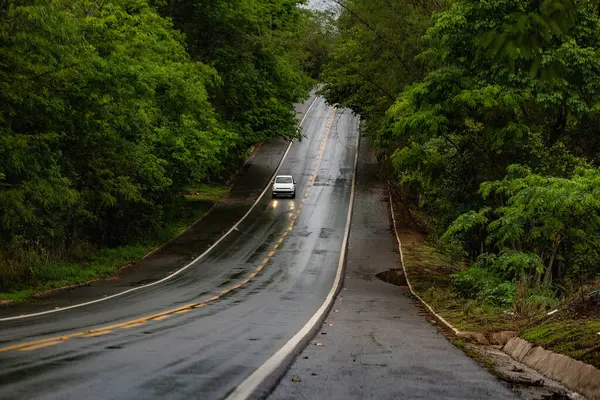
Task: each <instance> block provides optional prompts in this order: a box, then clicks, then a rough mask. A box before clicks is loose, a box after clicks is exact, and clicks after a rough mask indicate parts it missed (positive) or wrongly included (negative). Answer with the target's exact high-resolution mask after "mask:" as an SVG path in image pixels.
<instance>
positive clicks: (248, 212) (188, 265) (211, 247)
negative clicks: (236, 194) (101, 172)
mask: <svg viewBox="0 0 600 400" xmlns="http://www.w3.org/2000/svg"><path fill="white" fill-rule="evenodd" d="M318 99H319V97H318V96H317V97H315V99H314V100H313V102H312V103H311V104H310V106H309V107H308V109H307V110H306V113H305V114H304V117H303V118H302V120H301V121H300V127H302V124H303V123H304V120H305V119H306V117H307V116H308V113H309V112H310V110H311V109H312V107H313V105H314V104H315V103H316V101H317V100H318ZM293 144H294V141H293V140H292V141H290V144H289V145H288V147H287V150H286V151H285V153H284V154H283V157H282V158H281V160H280V161H279V165H277V169H276V170H275V172H274V173H273V175H272V176H271V178H270V179H269V182H268V183H267V185H266V186H265V188H264V190H263V191H262V193H261V194H260V196H258V199H256V201H255V202H254V204H252V206H251V207H250V209H249V210H248V211H247V212H246V214H244V216H243V217H242V218H241V219H240V220H239V221H238V222H236V223H235V225H234V226H233V227H231V229H229V230H228V231H227V232H226V233H225V234H223V236H221V237H220V238H219V240H217V241H216V242H215V243H214V244H213V245H212V246H210V247H209V248H208V249H207V250H206V251H205V252H204V253H202V254H200V255H199V256H198V257H196V258H195V259H194V260H192V261H191V262H190V263H188V264H187V265H185V266H184V267H182V268H180V269H178V270H177V271H175V272H174V273H172V274H171V275H169V276H166V277H165V278H163V279H161V280H158V281H156V282H152V283H149V284H147V285H143V286H138V287H135V288H132V289H128V290H125V291H123V292H119V293H115V294H113V295H110V296H106V297H103V298H101V299H96V300H92V301H87V302H85V303H81V304H75V305H72V306H68V307H63V308H59V309H55V310H48V311H41V312H37V313H32V314H24V315H17V316H15V317H7V318H0V322H4V321H12V320H16V319H24V318H30V317H35V316H39V315H46V314H52V313H55V312H60V311H65V310H70V309H73V308H78V307H83V306H88V305H90V304H95V303H100V302H102V301H106V300H110V299H114V298H115V297H118V296H122V295H124V294H127V293H131V292H135V291H136V290H140V289H146V288H149V287H151V286H154V285H158V284H161V283H163V282H166V281H168V280H169V279H171V278H173V277H175V276H177V275H179V274H180V273H182V272H183V271H185V270H186V269H188V268H189V267H191V266H192V265H193V264H195V263H196V262H198V261H200V260H201V259H202V258H203V257H205V256H206V255H207V254H208V253H210V252H211V251H212V250H213V249H214V248H215V247H217V245H218V244H219V243H221V242H222V241H223V240H224V239H225V238H226V237H227V236H229V234H230V233H231V232H233V231H234V230H235V229H236V228H237V227H238V225H239V224H241V223H242V222H243V221H244V220H245V219H246V217H248V215H250V212H252V210H253V209H254V207H256V205H257V204H258V203H259V202H260V200H261V199H262V198H263V196H264V195H265V193H266V192H267V190H269V188H270V187H271V182H272V181H273V179H274V178H275V176H276V175H277V173H278V172H279V169H280V168H281V165H282V164H283V162H284V160H285V158H286V157H287V155H288V153H289V152H290V149H291V148H292V145H293Z"/></svg>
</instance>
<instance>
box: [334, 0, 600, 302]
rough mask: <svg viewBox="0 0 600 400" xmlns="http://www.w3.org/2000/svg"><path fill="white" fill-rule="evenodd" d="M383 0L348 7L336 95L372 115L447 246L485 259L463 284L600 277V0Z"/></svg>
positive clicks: (465, 287) (392, 159) (473, 292)
mask: <svg viewBox="0 0 600 400" xmlns="http://www.w3.org/2000/svg"><path fill="white" fill-rule="evenodd" d="M383 3H385V4H388V6H387V10H389V9H390V7H391V6H390V5H389V3H390V2H389V1H364V0H348V1H345V2H344V3H343V8H342V18H341V19H340V22H339V23H338V26H339V28H340V36H339V38H338V41H337V42H336V44H335V47H334V49H333V50H332V54H333V55H334V57H333V59H332V60H331V61H330V63H329V64H327V66H326V68H325V72H324V76H325V79H326V82H325V83H326V88H325V90H324V92H325V93H326V95H327V96H328V98H329V99H330V100H331V101H334V102H339V103H342V104H345V105H348V106H350V107H352V108H353V109H354V110H355V111H356V112H360V113H361V114H363V117H364V118H367V120H368V121H367V123H368V127H369V128H370V129H369V131H368V133H369V134H370V135H371V137H372V138H373V140H374V143H375V144H376V146H377V147H378V148H379V149H380V151H381V153H382V154H381V156H380V157H381V159H383V160H386V161H387V162H389V163H390V164H391V165H393V167H394V170H395V172H396V174H397V178H398V183H399V184H400V185H401V186H402V189H403V192H404V193H406V194H408V196H407V197H408V198H411V199H417V200H415V202H416V205H417V206H418V207H419V208H420V209H421V210H423V211H425V212H426V214H427V215H428V216H429V217H430V226H431V228H432V231H433V233H434V234H436V235H438V236H439V237H440V238H441V240H440V245H441V246H442V247H443V248H444V249H445V250H446V251H448V252H450V253H453V254H456V255H466V256H468V257H469V258H470V259H471V260H473V261H475V263H474V265H473V267H472V269H471V270H468V271H465V272H463V273H459V274H457V275H456V276H455V287H456V289H457V290H458V291H459V292H461V293H462V294H464V295H465V296H470V297H477V296H480V297H486V296H488V294H490V291H491V290H492V288H497V290H500V291H505V292H506V293H505V294H504V295H502V296H500V297H504V298H507V299H511V301H510V302H512V299H516V298H515V296H516V294H518V293H519V290H517V286H519V287H523V288H525V289H524V290H521V292H526V291H527V290H530V289H535V288H540V289H539V290H542V289H541V288H545V289H544V290H547V289H550V288H553V289H554V290H561V289H563V288H564V287H565V286H564V284H565V282H566V281H567V280H569V281H571V282H572V281H576V282H578V283H579V282H581V281H585V279H588V278H593V277H594V276H597V275H598V274H599V273H600V267H599V264H598V256H599V255H600V254H599V252H598V250H599V249H600V224H599V223H600V220H599V219H598V211H599V207H600V180H599V179H598V176H599V174H600V171H599V170H598V161H600V159H599V154H600V153H599V150H600V135H599V133H600V128H599V126H600V124H599V122H600V90H599V89H600V18H599V11H600V8H599V7H600V6H599V5H598V3H597V2H595V1H591V0H576V1H572V0H542V1H538V0H535V1H534V0H531V1H529V0H528V1H517V0H490V1H486V2H481V1H479V0H457V1H454V2H451V3H448V4H446V5H445V6H444V7H445V8H444V9H443V10H442V11H441V12H439V13H432V12H431V11H432V10H435V8H436V7H439V6H440V5H439V4H438V3H437V2H424V3H423V4H419V5H413V3H412V2H409V1H400V0H399V1H393V2H391V3H392V4H394V5H395V7H398V8H400V7H402V10H403V11H402V12H395V13H390V12H374V11H373V10H382V9H384V8H386V6H385V5H384V4H383ZM391 20H394V21H395V23H393V24H392V23H390V21H391ZM427 26H429V28H427ZM407 27H411V29H409V30H408V32H407ZM415 27H417V28H415ZM425 29H426V30H425ZM422 33H424V35H423V36H422V40H419V37H420V36H419V35H421V34H422ZM365 35H366V36H369V39H368V40H367V39H365ZM394 37H396V38H402V39H401V40H396V41H394V40H391V38H394ZM388 38H389V40H387V39H388ZM369 43H371V44H370V45H369ZM386 46H387V47H386ZM409 55H410V56H409ZM413 55H414V56H415V57H413ZM373 60H376V61H373ZM490 282H491V283H490ZM501 282H506V284H501ZM515 285H517V286H515ZM495 290H496V289H495ZM486 293H487V294H486ZM491 296H492V297H494V298H497V297H498V296H496V295H495V294H493V293H492V294H491ZM516 297H518V296H516ZM494 302H496V303H502V301H500V302H498V301H494ZM510 302H509V303H510Z"/></svg>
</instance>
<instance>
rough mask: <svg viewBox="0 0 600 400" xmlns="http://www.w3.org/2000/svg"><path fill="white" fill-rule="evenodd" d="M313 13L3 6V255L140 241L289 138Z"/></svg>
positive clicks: (37, 1)
mask: <svg viewBox="0 0 600 400" xmlns="http://www.w3.org/2000/svg"><path fill="white" fill-rule="evenodd" d="M312 18H316V17H315V16H313V14H312V13H310V12H309V11H307V10H304V9H301V8H299V7H298V2H297V1H289V0H271V1H257V0H236V1H229V0H211V1H172V2H166V1H147V0H106V1H101V2H99V1H95V0H68V1H59V0H20V1H3V2H1V3H0V60H1V61H0V246H2V247H1V248H2V251H0V259H3V260H6V259H9V258H10V257H11V255H10V253H11V251H12V250H11V249H17V248H28V249H33V250H34V251H44V252H45V251H53V249H55V248H57V247H61V248H63V247H67V248H68V247H69V246H70V244H71V243H72V242H74V241H77V240H83V241H89V242H90V243H95V244H99V245H117V244H121V243H126V242H128V241H132V240H136V238H138V237H140V235H143V234H144V233H145V232H148V231H151V230H153V229H159V228H160V226H161V224H162V223H163V222H164V218H165V213H166V211H167V210H168V209H169V207H171V205H173V204H174V203H173V201H174V199H175V198H176V196H177V194H178V193H179V192H181V191H182V190H183V189H185V188H186V186H187V185H189V184H190V183H193V182H208V181H211V180H216V181H223V180H225V179H226V178H227V177H228V175H229V174H230V172H231V170H232V169H233V168H235V167H236V166H237V165H238V163H239V160H240V158H241V157H243V156H244V155H245V153H246V151H247V150H248V148H250V147H251V146H252V145H254V144H256V143H258V142H260V141H263V140H269V139H274V138H278V137H283V138H287V139H290V138H296V137H299V131H298V126H297V122H296V118H295V113H294V109H293V105H294V103H296V102H298V101H300V100H302V99H303V98H305V96H306V95H307V93H308V89H309V88H310V87H311V85H312V84H313V81H312V79H311V77H310V74H311V72H312V71H311V68H313V67H312V65H313V61H312V60H310V59H309V56H308V55H307V51H306V50H305V49H304V50H303V48H302V47H301V46H300V45H298V44H297V43H296V40H297V39H298V38H299V35H302V34H303V32H305V31H306V28H307V25H308V24H309V21H310V20H311V19H312ZM314 39H315V43H316V37H315V38H314ZM305 45H306V46H308V47H309V48H310V46H311V45H310V44H308V42H307V41H305ZM8 284H9V283H7V282H0V287H2V286H7V285H8Z"/></svg>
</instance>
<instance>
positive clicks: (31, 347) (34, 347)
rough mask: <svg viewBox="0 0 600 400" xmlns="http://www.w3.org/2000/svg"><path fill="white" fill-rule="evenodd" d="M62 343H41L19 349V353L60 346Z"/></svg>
mask: <svg viewBox="0 0 600 400" xmlns="http://www.w3.org/2000/svg"><path fill="white" fill-rule="evenodd" d="M61 342H62V340H55V341H53V342H46V343H39V344H36V345H33V346H27V347H22V348H20V349H19V351H31V350H37V349H41V348H42V347H48V346H54V345H55V344H59V343H61Z"/></svg>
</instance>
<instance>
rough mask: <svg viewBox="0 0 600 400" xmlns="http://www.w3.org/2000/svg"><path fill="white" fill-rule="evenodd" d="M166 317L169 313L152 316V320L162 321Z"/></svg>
mask: <svg viewBox="0 0 600 400" xmlns="http://www.w3.org/2000/svg"><path fill="white" fill-rule="evenodd" d="M167 318H169V315H161V316H160V317H156V318H152V321H162V320H163V319H167Z"/></svg>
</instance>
